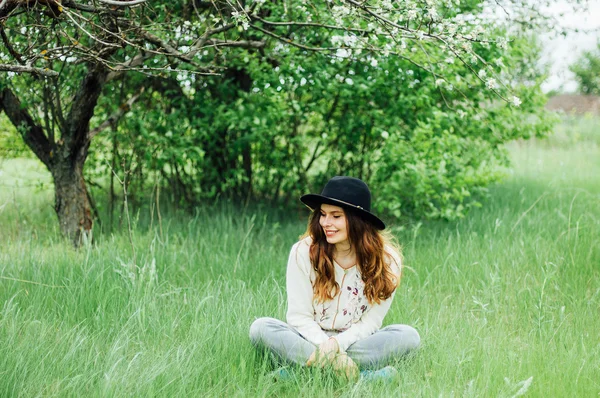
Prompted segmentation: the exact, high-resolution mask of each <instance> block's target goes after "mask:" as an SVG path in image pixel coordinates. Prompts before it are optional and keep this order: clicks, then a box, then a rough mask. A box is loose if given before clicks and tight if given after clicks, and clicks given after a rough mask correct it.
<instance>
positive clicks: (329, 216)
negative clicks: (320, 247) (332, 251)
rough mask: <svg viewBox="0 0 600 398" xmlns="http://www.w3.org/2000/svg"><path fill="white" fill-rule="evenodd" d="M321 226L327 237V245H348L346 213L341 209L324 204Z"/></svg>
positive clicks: (320, 219) (320, 220) (322, 206)
mask: <svg viewBox="0 0 600 398" xmlns="http://www.w3.org/2000/svg"><path fill="white" fill-rule="evenodd" d="M319 224H320V225H321V228H323V232H324V233H325V236H326V237H327V243H329V244H331V245H336V244H338V243H342V244H345V243H348V227H347V224H346V213H344V209H342V208H341V207H339V206H333V205H328V204H322V205H321V217H320V218H319Z"/></svg>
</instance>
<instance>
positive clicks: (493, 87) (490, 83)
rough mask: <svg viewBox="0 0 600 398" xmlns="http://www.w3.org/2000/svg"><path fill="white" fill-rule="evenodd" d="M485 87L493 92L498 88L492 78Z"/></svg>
mask: <svg viewBox="0 0 600 398" xmlns="http://www.w3.org/2000/svg"><path fill="white" fill-rule="evenodd" d="M485 86H486V87H487V88H489V89H490V90H493V89H495V88H496V79H491V78H490V79H488V80H487V81H486V82H485Z"/></svg>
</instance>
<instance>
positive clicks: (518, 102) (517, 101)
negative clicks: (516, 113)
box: [511, 95, 522, 106]
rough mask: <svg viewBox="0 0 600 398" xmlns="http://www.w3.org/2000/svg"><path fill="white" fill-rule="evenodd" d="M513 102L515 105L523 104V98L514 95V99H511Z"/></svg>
mask: <svg viewBox="0 0 600 398" xmlns="http://www.w3.org/2000/svg"><path fill="white" fill-rule="evenodd" d="M511 102H512V104H513V105H514V106H519V105H521V103H522V102H521V99H520V98H519V97H517V96H514V95H513V97H512V101H511Z"/></svg>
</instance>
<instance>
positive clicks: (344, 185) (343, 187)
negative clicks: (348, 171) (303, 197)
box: [321, 176, 371, 212]
mask: <svg viewBox="0 0 600 398" xmlns="http://www.w3.org/2000/svg"><path fill="white" fill-rule="evenodd" d="M321 195H322V196H326V197H329V198H332V199H337V200H339V201H341V202H345V203H346V204H349V205H352V206H355V207H359V208H361V209H363V210H366V211H369V212H370V211H371V191H370V190H369V187H368V186H367V184H366V183H365V182H364V181H362V180H359V179H358V178H354V177H346V176H336V177H333V178H332V179H330V180H329V181H328V182H327V184H325V187H324V188H323V191H322V192H321Z"/></svg>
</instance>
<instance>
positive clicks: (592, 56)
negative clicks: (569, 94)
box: [569, 42, 600, 95]
mask: <svg viewBox="0 0 600 398" xmlns="http://www.w3.org/2000/svg"><path fill="white" fill-rule="evenodd" d="M569 69H570V70H571V72H573V73H574V74H575V80H576V81H577V84H578V89H579V92H581V93H582V94H593V95H600V42H598V44H597V47H596V49H595V50H594V51H584V52H583V54H582V55H581V56H580V57H579V59H578V60H577V61H576V62H575V63H574V64H573V65H571V66H570V67H569Z"/></svg>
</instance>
